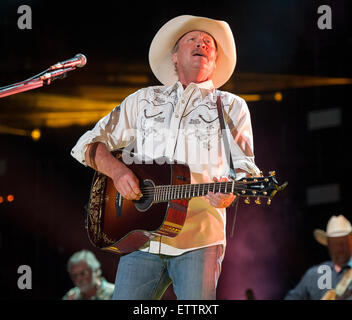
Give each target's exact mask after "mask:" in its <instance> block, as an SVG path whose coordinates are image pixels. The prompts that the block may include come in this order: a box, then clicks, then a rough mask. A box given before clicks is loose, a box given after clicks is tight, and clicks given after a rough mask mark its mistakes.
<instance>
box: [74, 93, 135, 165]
mask: <svg viewBox="0 0 352 320" xmlns="http://www.w3.org/2000/svg"><path fill="white" fill-rule="evenodd" d="M137 101H138V91H137V92H135V93H133V94H131V95H130V96H128V97H127V98H126V99H125V100H124V101H123V102H122V103H121V105H120V106H117V107H116V108H114V109H113V110H112V111H111V112H110V113H109V114H108V115H106V116H105V117H103V118H102V119H100V120H99V121H98V122H97V123H96V125H95V126H94V128H93V129H92V130H89V131H87V132H86V133H84V134H83V135H82V136H81V137H80V138H79V140H78V141H77V143H76V145H75V146H74V147H73V148H72V150H71V155H72V156H73V157H74V158H75V159H76V160H77V161H79V162H80V163H82V164H83V165H85V166H87V164H86V163H85V152H86V150H87V147H88V145H89V144H91V143H94V142H103V143H105V145H106V146H107V148H108V149H109V150H110V151H112V150H116V149H118V148H123V147H125V146H126V145H128V144H130V143H131V142H133V141H134V139H135V137H136V122H137V115H138V103H137Z"/></svg>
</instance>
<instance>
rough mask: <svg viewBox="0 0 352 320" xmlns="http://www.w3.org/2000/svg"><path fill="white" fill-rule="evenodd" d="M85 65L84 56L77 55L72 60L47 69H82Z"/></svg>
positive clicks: (85, 59)
mask: <svg viewBox="0 0 352 320" xmlns="http://www.w3.org/2000/svg"><path fill="white" fill-rule="evenodd" d="M86 63H87V58H86V57H85V55H83V54H81V53H78V54H76V55H75V56H74V57H73V58H72V59H68V60H65V61H61V62H58V63H57V64H54V65H53V66H51V67H50V68H49V70H57V69H65V68H76V67H78V68H82V67H83V66H85V65H86Z"/></svg>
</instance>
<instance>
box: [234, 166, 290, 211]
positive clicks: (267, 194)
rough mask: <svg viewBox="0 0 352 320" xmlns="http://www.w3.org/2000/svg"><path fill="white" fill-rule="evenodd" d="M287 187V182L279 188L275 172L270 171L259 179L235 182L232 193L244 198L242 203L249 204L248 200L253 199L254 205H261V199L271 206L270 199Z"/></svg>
mask: <svg viewBox="0 0 352 320" xmlns="http://www.w3.org/2000/svg"><path fill="white" fill-rule="evenodd" d="M287 185H288V182H285V183H283V184H282V185H281V186H280V185H279V183H278V182H277V180H276V176H275V171H270V172H269V175H268V176H266V177H264V176H262V175H261V176H259V177H249V178H242V179H241V180H238V181H236V183H235V188H234V193H235V194H236V195H238V196H240V197H245V200H244V202H245V203H246V204H250V202H251V201H250V199H251V198H255V200H254V202H255V203H256V204H261V199H262V198H264V199H266V203H267V204H268V205H270V204H271V199H272V198H273V197H274V196H275V194H276V193H277V192H278V191H281V190H283V189H284V188H286V186H287Z"/></svg>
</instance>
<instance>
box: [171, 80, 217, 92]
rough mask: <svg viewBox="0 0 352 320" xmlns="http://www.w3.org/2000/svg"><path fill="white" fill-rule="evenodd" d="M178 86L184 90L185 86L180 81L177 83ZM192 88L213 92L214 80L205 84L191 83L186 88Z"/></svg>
mask: <svg viewBox="0 0 352 320" xmlns="http://www.w3.org/2000/svg"><path fill="white" fill-rule="evenodd" d="M176 85H177V86H178V87H179V88H182V89H183V85H182V83H181V82H180V81H177V82H176ZM192 86H195V87H197V88H199V89H207V90H213V89H214V83H213V80H208V81H204V82H200V83H194V82H191V83H190V84H189V85H188V86H187V87H186V88H185V90H186V89H187V88H189V87H192Z"/></svg>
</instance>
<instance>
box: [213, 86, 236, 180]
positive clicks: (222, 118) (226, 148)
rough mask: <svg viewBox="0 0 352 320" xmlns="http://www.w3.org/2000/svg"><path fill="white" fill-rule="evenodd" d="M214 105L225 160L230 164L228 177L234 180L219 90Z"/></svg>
mask: <svg viewBox="0 0 352 320" xmlns="http://www.w3.org/2000/svg"><path fill="white" fill-rule="evenodd" d="M216 106H217V109H218V116H219V122H220V129H221V133H222V137H223V141H224V146H225V153H226V157H227V162H228V163H229V165H230V178H231V179H233V180H235V179H236V172H235V169H234V167H233V160H232V153H231V149H230V144H229V140H228V138H227V134H226V128H225V120H224V108H223V105H222V101H221V98H220V93H219V92H218V94H217V99H216Z"/></svg>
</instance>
